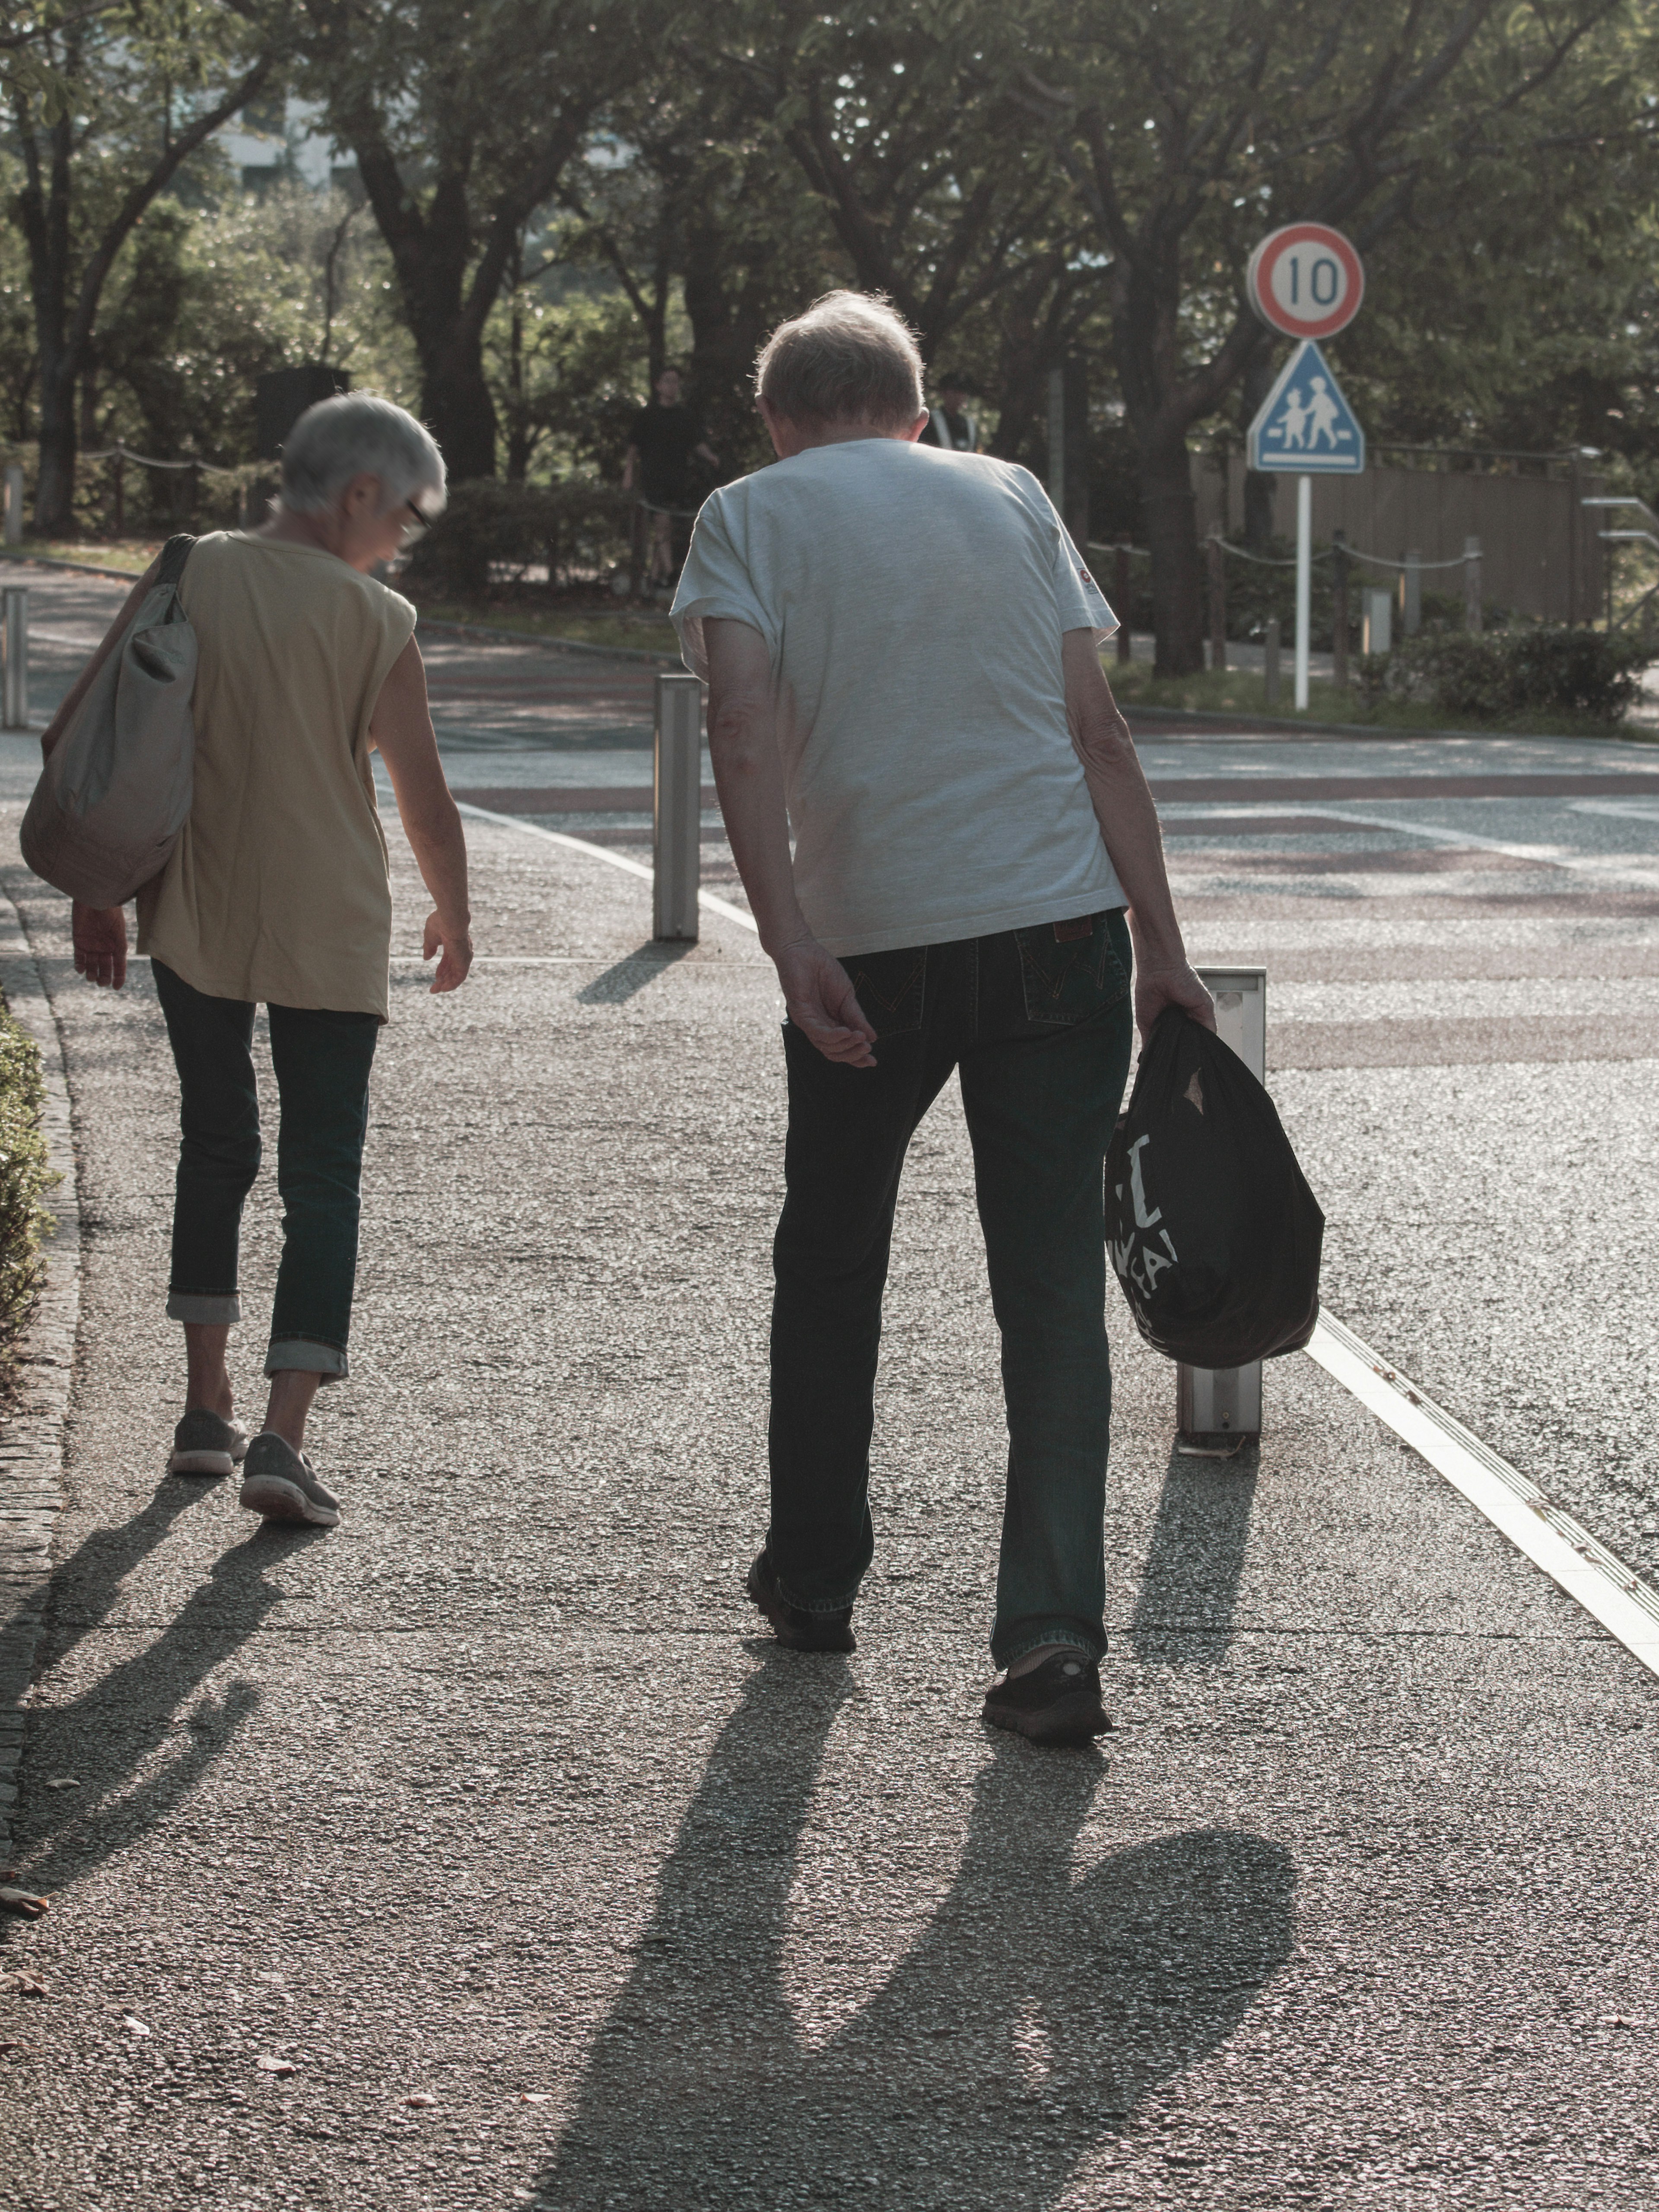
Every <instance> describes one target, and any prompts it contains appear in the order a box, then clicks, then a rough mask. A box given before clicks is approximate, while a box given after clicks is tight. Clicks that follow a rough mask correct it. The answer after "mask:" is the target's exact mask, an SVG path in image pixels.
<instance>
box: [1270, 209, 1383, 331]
mask: <svg viewBox="0 0 1659 2212" xmlns="http://www.w3.org/2000/svg"><path fill="white" fill-rule="evenodd" d="M1244 281H1245V286H1246V289H1247V290H1248V292H1249V301H1250V305H1251V307H1254V308H1255V312H1256V313H1257V314H1258V315H1259V316H1260V317H1261V319H1262V321H1263V322H1264V323H1266V324H1267V325H1268V326H1269V328H1270V329H1273V330H1275V331H1284V333H1285V337H1291V338H1328V337H1334V334H1335V333H1336V332H1337V331H1344V330H1346V328H1347V327H1348V325H1349V324H1350V323H1351V322H1352V320H1353V319H1354V317H1355V316H1356V315H1357V314H1358V313H1359V303H1360V301H1362V300H1363V299H1364V296H1365V271H1364V268H1363V267H1362V266H1361V264H1360V259H1359V256H1358V254H1357V253H1356V252H1354V250H1353V248H1352V246H1350V245H1349V243H1348V241H1347V240H1346V238H1344V237H1343V235H1342V234H1341V232H1340V230H1333V229H1331V228H1330V227H1329V225H1328V224H1327V223H1322V222H1287V223H1286V224H1285V227H1284V228H1283V229H1282V230H1273V231H1269V232H1268V234H1267V237H1266V238H1264V239H1263V240H1262V241H1261V245H1260V246H1257V247H1256V249H1255V252H1254V253H1253V254H1252V255H1251V256H1250V266H1249V273H1248V275H1247V276H1246V277H1245V280H1244Z"/></svg>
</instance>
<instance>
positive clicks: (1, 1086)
mask: <svg viewBox="0 0 1659 2212" xmlns="http://www.w3.org/2000/svg"><path fill="white" fill-rule="evenodd" d="M44 1099H45V1088H44V1085H42V1082H41V1079H40V1049H39V1048H38V1047H37V1045H36V1044H35V1042H34V1040H33V1037H32V1036H29V1035H28V1034H27V1031H26V1030H21V1029H20V1028H19V1027H18V1025H17V1024H16V1023H15V1021H14V1020H13V1019H12V1018H11V1015H10V1013H9V1011H7V1009H6V1008H5V1007H4V1006H3V1005H0V1378H3V1379H4V1380H5V1381H7V1382H9V1381H10V1379H11V1371H12V1369H13V1367H14V1365H15V1360H16V1348H17V1339H18V1337H19V1335H20V1334H21V1331H22V1328H23V1325H24V1323H25V1322H27V1319H28V1317H29V1316H30V1314H31V1313H32V1312H33V1310H34V1302H35V1299H36V1298H37V1297H38V1296H39V1295H40V1285H41V1282H42V1280H43V1279H44V1277H45V1273H46V1267H45V1263H44V1261H42V1259H41V1257H40V1231H41V1230H42V1228H43V1227H45V1226H46V1221H47V1217H46V1213H45V1212H44V1210H43V1208H42V1206H41V1203H40V1200H41V1198H42V1195H43V1194H44V1193H45V1192H46V1190H47V1189H48V1188H50V1187H51V1185H52V1183H54V1182H56V1181H57V1177H56V1176H55V1175H53V1173H52V1170H51V1169H50V1168H48V1166H47V1165H46V1137H45V1135H44V1133H43V1132H42V1130H41V1127H40V1109H41V1106H42V1103H44Z"/></svg>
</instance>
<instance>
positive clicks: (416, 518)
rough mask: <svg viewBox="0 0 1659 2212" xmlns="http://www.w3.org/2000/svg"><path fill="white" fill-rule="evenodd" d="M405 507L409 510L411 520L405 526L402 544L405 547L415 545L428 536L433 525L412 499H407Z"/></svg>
mask: <svg viewBox="0 0 1659 2212" xmlns="http://www.w3.org/2000/svg"><path fill="white" fill-rule="evenodd" d="M404 507H405V508H406V509H407V510H408V513H409V516H410V520H408V521H407V522H406V523H404V532H403V540H402V542H403V544H404V545H405V546H409V545H414V544H417V543H418V542H419V540H420V539H421V538H424V537H425V536H426V533H427V532H428V530H430V529H431V527H432V524H431V521H430V520H429V518H428V516H426V515H424V514H422V512H421V510H420V508H419V507H416V504H415V502H414V501H413V500H412V499H406V500H405V501H404Z"/></svg>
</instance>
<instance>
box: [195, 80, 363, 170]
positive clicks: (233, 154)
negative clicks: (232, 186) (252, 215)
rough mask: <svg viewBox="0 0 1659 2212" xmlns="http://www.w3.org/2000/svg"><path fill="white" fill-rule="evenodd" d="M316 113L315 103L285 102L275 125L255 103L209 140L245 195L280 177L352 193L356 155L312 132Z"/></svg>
mask: <svg viewBox="0 0 1659 2212" xmlns="http://www.w3.org/2000/svg"><path fill="white" fill-rule="evenodd" d="M272 105H274V103H272ZM321 113H322V109H321V108H320V107H319V106H318V104H317V102H316V101H315V100H296V99H294V98H292V97H290V98H289V100H286V101H285V102H284V104H283V113H282V117H281V119H280V121H279V120H278V119H277V118H276V117H275V116H274V115H272V114H271V113H270V112H269V109H268V108H267V107H263V106H261V105H260V104H259V103H258V102H257V101H256V102H255V103H254V105H253V106H252V108H251V109H250V110H249V111H248V112H246V113H245V114H243V115H239V116H238V117H237V118H236V119H235V121H234V123H227V124H226V125H224V127H223V128H222V130H220V131H216V132H215V134H214V136H215V137H216V141H217V143H218V144H219V145H220V146H221V147H222V149H224V154H225V158H226V160H227V161H229V162H230V163H231V165H232V166H233V167H234V168H237V169H240V172H241V177H242V184H243V185H244V187H245V189H246V190H247V191H261V190H263V189H264V187H266V186H267V185H271V184H274V183H275V182H276V179H277V178H278V177H279V176H284V175H286V176H293V177H297V178H298V179H300V181H301V183H302V184H307V185H310V186H311V188H312V190H313V191H326V190H327V189H328V187H329V185H343V186H344V187H345V189H346V190H347V191H353V190H355V189H356V178H357V161H356V155H354V154H353V153H352V152H351V150H350V149H349V147H343V146H340V145H338V144H337V143H336V142H335V140H333V139H332V138H331V137H328V136H327V135H326V134H325V133H324V132H321V131H319V130H318V129H317V128H316V125H317V121H318V118H319V116H320V115H321Z"/></svg>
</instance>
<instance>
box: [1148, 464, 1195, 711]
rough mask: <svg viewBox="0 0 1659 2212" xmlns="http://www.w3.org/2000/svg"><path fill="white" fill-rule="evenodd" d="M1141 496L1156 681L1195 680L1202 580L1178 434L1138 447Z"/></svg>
mask: <svg viewBox="0 0 1659 2212" xmlns="http://www.w3.org/2000/svg"><path fill="white" fill-rule="evenodd" d="M1140 495H1141V499H1142V501H1143V502H1144V504H1145V506H1146V546H1147V550H1148V551H1149V552H1150V553H1151V555H1152V631H1153V635H1154V639H1155V641H1156V645H1157V659H1156V660H1155V662H1154V664H1153V667H1152V673H1153V675H1154V676H1195V675H1196V674H1197V673H1198V671H1200V669H1201V668H1202V667H1203V665H1204V604H1203V603H1204V575H1203V568H1202V564H1201V563H1200V559H1199V553H1198V499H1197V495H1196V494H1195V493H1194V490H1193V465H1192V457H1191V455H1190V454H1189V453H1188V451H1187V440H1186V437H1185V435H1184V433H1183V432H1182V431H1180V430H1176V431H1173V432H1171V431H1169V430H1165V431H1164V432H1163V433H1162V435H1158V436H1156V437H1154V438H1153V439H1152V440H1151V441H1146V442H1143V443H1142V445H1141V448H1140Z"/></svg>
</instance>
